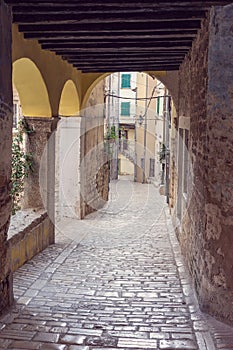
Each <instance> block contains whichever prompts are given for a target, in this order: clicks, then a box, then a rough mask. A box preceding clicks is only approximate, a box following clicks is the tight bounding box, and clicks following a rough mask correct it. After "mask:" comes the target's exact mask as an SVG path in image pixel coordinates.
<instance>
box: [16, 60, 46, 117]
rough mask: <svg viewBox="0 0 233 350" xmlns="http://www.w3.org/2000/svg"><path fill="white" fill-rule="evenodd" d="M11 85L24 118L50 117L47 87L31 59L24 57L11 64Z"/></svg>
mask: <svg viewBox="0 0 233 350" xmlns="http://www.w3.org/2000/svg"><path fill="white" fill-rule="evenodd" d="M13 84H14V85H15V87H16V89H17V91H18V93H19V97H20V102H21V106H22V111H23V115H24V116H36V117H51V116H52V112H51V106H50V101H49V96H48V91H47V87H46V85H45V82H44V79H43V77H42V74H41V72H40V70H39V69H38V67H37V65H36V64H35V63H34V62H33V61H32V60H31V59H29V58H26V57H24V58H20V59H18V60H16V61H15V62H14V63H13Z"/></svg>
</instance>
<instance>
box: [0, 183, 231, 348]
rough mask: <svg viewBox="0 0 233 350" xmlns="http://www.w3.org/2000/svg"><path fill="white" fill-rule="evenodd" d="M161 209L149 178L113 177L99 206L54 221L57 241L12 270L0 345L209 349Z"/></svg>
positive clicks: (0, 323)
mask: <svg viewBox="0 0 233 350" xmlns="http://www.w3.org/2000/svg"><path fill="white" fill-rule="evenodd" d="M165 207H166V205H165V201H164V197H161V196H160V195H159V193H158V191H157V189H155V187H153V185H142V184H136V183H133V182H130V181H125V180H124V179H122V180H121V181H116V182H113V183H112V184H111V192H110V201H109V203H107V205H106V206H105V207H104V208H103V209H101V210H100V211H98V212H96V213H93V214H91V215H89V216H88V217H87V218H86V219H85V220H82V221H76V220H72V219H70V220H65V221H64V222H61V223H59V233H58V235H57V239H56V244H54V245H51V246H50V247H48V248H47V249H45V250H44V251H43V252H42V253H40V254H38V255H37V256H35V257H34V258H33V259H32V260H31V261H29V262H28V263H27V264H25V265H23V266H22V267H21V268H20V269H19V270H18V271H16V272H15V274H14V292H15V299H16V301H17V302H16V304H15V305H14V306H13V308H12V310H11V311H10V313H9V314H8V315H6V316H4V317H2V318H0V349H1V350H2V349H4V350H5V349H13V346H14V347H15V348H16V349H18V350H19V349H24V350H25V349H26V350H27V349H32V350H34V348H33V347H35V349H37V346H38V349H40V350H45V349H48V350H51V349H53V350H54V349H55V350H103V349H104V350H116V349H121V350H130V349H134V350H140V349H145V350H146V349H147V350H148V349H154V350H162V349H179V350H215V349H214V348H213V346H212V344H213V342H210V341H208V342H207V340H206V339H210V338H209V337H210V334H209V333H208V323H206V320H205V317H204V315H203V314H201V313H200V311H199V309H198V307H197V305H196V304H195V302H194V301H192V299H191V297H192V295H193V292H192V288H191V287H190V284H189V281H188V278H187V279H186V276H187V273H186V271H185V268H184V265H183V262H182V258H181V256H180V252H179V245H178V243H177V241H176V238H175V235H174V234H172V233H171V231H172V230H171V229H170V228H169V227H170V226H169V225H170V221H168V220H170V219H169V218H168V215H167V211H166V208H165ZM77 232H78V233H81V235H82V240H81V241H80V239H79V240H76V235H77ZM171 243H172V244H171ZM214 334H215V336H216V337H217V340H218V342H217V343H216V344H217V345H218V349H224V346H225V348H226V346H228V345H229V344H230V345H231V342H232V340H231V338H228V341H227V340H226V341H224V340H223V333H221V336H219V335H218V332H217V331H216V330H215V331H214ZM196 339H197V341H198V343H197V342H196ZM207 343H208V344H211V346H212V348H211V346H210V347H209V348H207V347H205V348H204V347H203V346H204V345H205V344H207ZM203 344H204V345H203Z"/></svg>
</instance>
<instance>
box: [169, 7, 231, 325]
mask: <svg viewBox="0 0 233 350" xmlns="http://www.w3.org/2000/svg"><path fill="white" fill-rule="evenodd" d="M232 16H233V5H229V6H226V7H218V8H214V9H212V10H211V13H210V15H209V17H208V19H206V20H205V21H204V22H203V23H202V28H201V30H200V32H199V34H198V36H197V39H196V40H195V42H194V43H193V46H192V49H191V50H190V52H189V54H188V55H187V57H186V59H185V61H184V63H183V64H182V66H181V68H180V72H179V107H178V115H179V116H184V117H189V118H190V130H189V142H188V149H189V161H190V165H191V181H190V182H189V189H188V201H187V207H186V210H185V212H184V213H183V217H182V222H181V226H180V227H181V229H179V230H178V237H179V240H180V244H181V247H182V251H183V253H184V255H185V257H186V261H187V264H188V266H189V269H190V272H191V275H192V277H193V281H194V285H195V287H196V290H197V294H198V298H199V301H200V305H201V307H202V309H203V310H205V311H208V312H209V313H211V314H213V315H214V316H217V317H218V318H219V319H222V320H224V321H226V322H229V323H233V305H232V298H233V280H232V276H233V258H232V250H233V235H232V232H233V202H232V198H233V175H232V174H233V151H232V144H233V122H232V111H233V102H232V101H233V98H232V96H233V66H232V57H233V42H232ZM175 171H177V169H175Z"/></svg>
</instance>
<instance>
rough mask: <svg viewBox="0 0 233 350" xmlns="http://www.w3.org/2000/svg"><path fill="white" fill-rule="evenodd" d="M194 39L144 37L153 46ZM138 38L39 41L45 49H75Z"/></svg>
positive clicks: (188, 41)
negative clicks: (75, 47) (85, 45)
mask: <svg viewBox="0 0 233 350" xmlns="http://www.w3.org/2000/svg"><path fill="white" fill-rule="evenodd" d="M192 40H193V38H192V37H184V38H182V37H178V38H174V37H170V38H161V37H160V38H151V37H148V38H146V37H144V38H143V42H144V43H146V44H152V45H153V46H154V45H156V44H157V43H167V42H172V43H174V44H178V43H180V44H182V43H188V45H189V44H190V43H192ZM138 41H139V40H138V38H127V37H121V38H115V37H112V38H105V39H103V38H102V39H101V40H97V39H93V38H91V39H86V38H79V39H75V40H63V39H61V40H59V41H58V40H53V39H51V40H39V43H40V44H42V46H43V47H56V46H57V47H60V46H62V47H68V46H70V47H74V46H75V45H76V44H83V43H84V44H87V45H92V44H98V43H99V46H102V44H111V43H112V44H117V45H122V44H126V43H127V44H131V43H138Z"/></svg>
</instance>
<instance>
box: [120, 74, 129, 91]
mask: <svg viewBox="0 0 233 350" xmlns="http://www.w3.org/2000/svg"><path fill="white" fill-rule="evenodd" d="M130 81H131V74H122V75H121V88H122V89H127V88H128V89H130V87H131V84H130Z"/></svg>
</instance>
